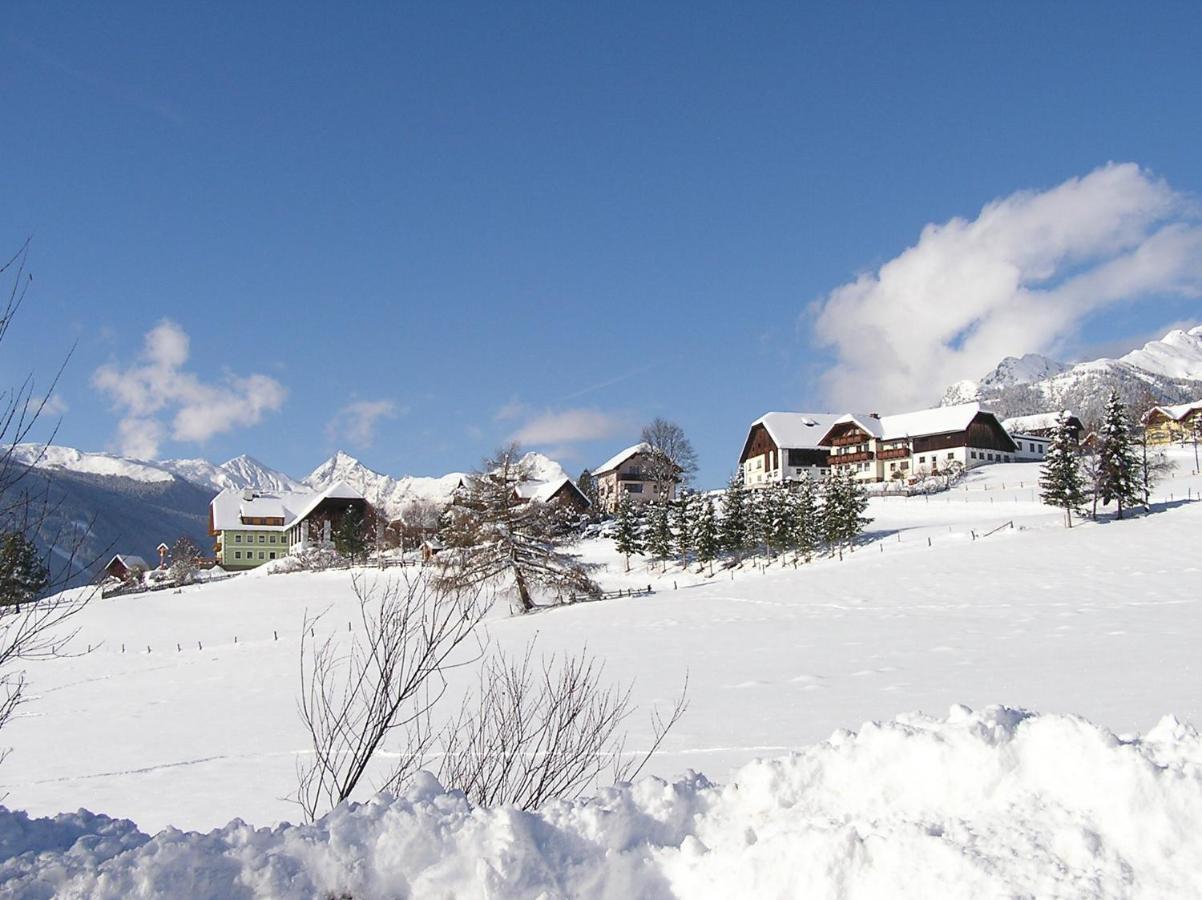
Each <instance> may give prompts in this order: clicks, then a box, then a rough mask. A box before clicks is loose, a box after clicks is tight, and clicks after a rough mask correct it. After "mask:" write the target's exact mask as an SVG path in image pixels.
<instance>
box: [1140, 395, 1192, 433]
mask: <svg viewBox="0 0 1202 900" xmlns="http://www.w3.org/2000/svg"><path fill="white" fill-rule="evenodd" d="M1143 426H1144V435H1145V436H1146V437H1147V439H1148V443H1149V444H1174V443H1183V442H1185V441H1189V440H1193V439H1194V438H1195V437H1196V436H1197V435H1198V434H1200V433H1202V400H1195V401H1194V402H1193V403H1180V404H1178V405H1177V406H1153V407H1152V408H1151V409H1150V410H1148V412H1147V413H1146V414H1145V415H1144V419H1143Z"/></svg>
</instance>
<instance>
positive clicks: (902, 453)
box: [819, 403, 1018, 481]
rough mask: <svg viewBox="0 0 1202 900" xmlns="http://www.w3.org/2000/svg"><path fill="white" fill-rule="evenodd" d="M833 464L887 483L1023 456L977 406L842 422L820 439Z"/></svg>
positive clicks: (853, 416) (862, 477) (999, 425)
mask: <svg viewBox="0 0 1202 900" xmlns="http://www.w3.org/2000/svg"><path fill="white" fill-rule="evenodd" d="M819 444H820V445H821V446H824V447H829V448H830V453H829V456H828V464H829V466H830V467H831V468H832V469H836V470H837V471H840V472H850V473H851V474H852V475H853V476H854V477H855V478H857V479H858V480H861V481H886V480H892V479H902V478H908V477H911V476H915V475H930V474H934V473H936V472H942V471H944V470H946V469H947V468H949V467H951V466H952V465H953V464H959V465H960V466H963V467H964V468H972V467H973V466H978V465H981V464H982V463H987V462H1012V461H1013V460H1014V459H1015V456H1016V454H1017V452H1018V447H1017V446H1016V445H1015V443H1014V440H1013V439H1012V438H1011V437H1010V435H1009V434H1007V433H1006V429H1005V428H1003V427H1002V423H1001V422H999V421H998V419H997V417H996V416H995V415H994V414H993V413H991V412H987V411H985V410H983V409H981V407H980V404H977V403H961V404H958V405H956V406H943V407H938V408H936V409H924V410H920V411H918V412H911V413H901V414H899V415H890V416H880V415H876V414H868V415H860V414H848V415H845V416H841V417H840V418H839V419H838V420H837V421H836V422H835V423H834V424H833V425H832V426H831V427H830V428H829V429H828V430H827V432H826V434H825V435H823V436H822V438H820V439H819Z"/></svg>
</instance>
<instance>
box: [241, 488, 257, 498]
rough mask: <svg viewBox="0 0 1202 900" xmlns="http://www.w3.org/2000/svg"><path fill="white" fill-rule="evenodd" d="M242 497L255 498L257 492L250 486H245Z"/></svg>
mask: <svg viewBox="0 0 1202 900" xmlns="http://www.w3.org/2000/svg"><path fill="white" fill-rule="evenodd" d="M242 499H243V500H254V499H255V492H254V491H253V490H251V489H250V488H243V489H242Z"/></svg>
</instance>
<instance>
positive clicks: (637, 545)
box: [614, 494, 643, 572]
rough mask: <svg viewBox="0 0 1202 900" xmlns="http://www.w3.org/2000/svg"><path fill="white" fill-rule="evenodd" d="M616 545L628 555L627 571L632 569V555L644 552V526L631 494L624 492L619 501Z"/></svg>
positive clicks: (615, 535)
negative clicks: (641, 524) (642, 526)
mask: <svg viewBox="0 0 1202 900" xmlns="http://www.w3.org/2000/svg"><path fill="white" fill-rule="evenodd" d="M614 545H615V546H616V547H617V550H618V552H619V553H621V554H622V555H623V556H624V557H626V571H627V572H629V571H630V557H632V556H641V555H642V553H643V536H642V528H641V526H640V522H639V516H638V513H637V512H636V511H635V508H634V502H633V501H632V500H631V499H630V495H629V494H623V495H622V498H621V499H620V500H619V501H618V519H617V531H616V533H615V534H614Z"/></svg>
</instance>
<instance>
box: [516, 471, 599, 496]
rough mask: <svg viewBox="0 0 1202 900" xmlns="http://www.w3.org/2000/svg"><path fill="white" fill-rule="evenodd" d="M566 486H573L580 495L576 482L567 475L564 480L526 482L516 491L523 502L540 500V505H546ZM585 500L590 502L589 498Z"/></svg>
mask: <svg viewBox="0 0 1202 900" xmlns="http://www.w3.org/2000/svg"><path fill="white" fill-rule="evenodd" d="M564 485H571V486H572V487H573V488H574V489H576V492H577V493H579V489H578V488H576V484H575V482H573V481H572V479H571V478H568V477H567V476H566V475H565V476H564V477H563V478H554V479H552V480H550V481H525V482H522V483H521V484H519V485H518V486H517V488H516V490H517V492H518V496H519V497H521V498H522V499H523V500H538V501H539V502H540V503H546V502H547V501H548V500H550V499H551V498H552V497H554V496H555V495H556V494H557V493H559V491H560V490H561V489H562V488H563V487H564ZM581 496H583V494H581ZM584 499H585V501H586V502H587V501H588V498H587V497H585V498H584Z"/></svg>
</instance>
